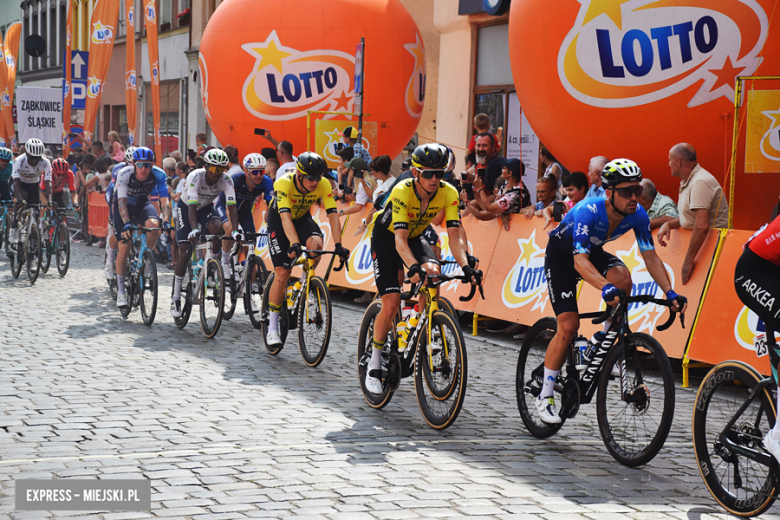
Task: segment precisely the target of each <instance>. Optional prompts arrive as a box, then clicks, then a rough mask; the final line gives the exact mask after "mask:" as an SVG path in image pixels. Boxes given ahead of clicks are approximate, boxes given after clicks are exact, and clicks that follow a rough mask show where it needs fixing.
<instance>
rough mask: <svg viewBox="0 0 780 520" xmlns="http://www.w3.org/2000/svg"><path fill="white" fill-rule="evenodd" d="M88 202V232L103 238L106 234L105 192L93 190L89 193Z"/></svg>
mask: <svg viewBox="0 0 780 520" xmlns="http://www.w3.org/2000/svg"><path fill="white" fill-rule="evenodd" d="M88 204H89V208H88V209H87V218H88V219H89V233H90V234H91V235H92V236H96V237H102V238H105V236H106V235H107V234H108V203H107V202H106V196H105V194H103V193H99V192H97V191H93V192H92V193H90V194H89V201H88Z"/></svg>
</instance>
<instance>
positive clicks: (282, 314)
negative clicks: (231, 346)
mask: <svg viewBox="0 0 780 520" xmlns="http://www.w3.org/2000/svg"><path fill="white" fill-rule="evenodd" d="M275 277H276V274H275V273H273V272H272V273H269V275H268V280H266V282H265V288H264V289H263V306H262V307H261V308H260V311H261V313H260V316H261V318H260V323H261V328H260V332H261V333H262V335H263V343H264V344H265V349H266V350H267V351H268V353H269V354H273V355H274V356H275V355H277V354H278V353H279V352H281V351H282V349H283V348H284V342H285V341H287V333H288V332H289V330H290V326H289V320H290V315H289V313H288V312H287V301H286V300H282V309H281V310H280V311H279V337H280V338H281V340H282V344H281V345H273V346H271V345H269V344H268V314H269V313H270V311H269V310H268V295H269V294H270V292H271V286H272V285H273V284H274V278H275Z"/></svg>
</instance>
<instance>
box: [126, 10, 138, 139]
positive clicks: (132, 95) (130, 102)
mask: <svg viewBox="0 0 780 520" xmlns="http://www.w3.org/2000/svg"><path fill="white" fill-rule="evenodd" d="M133 4H134V2H125V20H127V31H126V33H127V44H126V45H125V109H126V113H127V146H128V147H130V146H135V125H136V121H137V117H138V110H137V108H136V100H137V98H138V86H137V85H136V77H137V76H136V73H135V11H134V10H133Z"/></svg>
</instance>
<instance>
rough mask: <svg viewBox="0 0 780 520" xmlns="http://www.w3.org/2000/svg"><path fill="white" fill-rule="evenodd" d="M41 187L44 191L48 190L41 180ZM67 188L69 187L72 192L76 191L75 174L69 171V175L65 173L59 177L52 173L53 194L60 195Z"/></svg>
mask: <svg viewBox="0 0 780 520" xmlns="http://www.w3.org/2000/svg"><path fill="white" fill-rule="evenodd" d="M39 186H40V188H41V189H42V190H45V189H46V185H45V184H44V181H43V180H41V182H40V184H39ZM65 186H67V187H68V189H69V190H70V191H74V192H75V191H76V179H75V178H74V177H73V172H72V171H70V170H68V172H67V173H63V174H62V175H57V174H56V173H54V172H52V174H51V192H52V193H60V192H61V191H62V190H64V189H65Z"/></svg>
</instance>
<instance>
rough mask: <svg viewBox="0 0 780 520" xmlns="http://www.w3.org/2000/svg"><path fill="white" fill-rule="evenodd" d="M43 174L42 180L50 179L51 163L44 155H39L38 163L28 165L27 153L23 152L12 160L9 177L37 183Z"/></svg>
mask: <svg viewBox="0 0 780 520" xmlns="http://www.w3.org/2000/svg"><path fill="white" fill-rule="evenodd" d="M41 174H43V180H45V181H51V163H50V162H49V160H48V159H47V158H46V157H41V160H40V161H38V164H36V165H35V166H30V164H29V163H28V162H27V154H26V153H23V154H22V155H20V156H19V157H17V158H16V160H15V161H14V168H13V173H12V174H11V177H12V178H14V179H19V180H21V181H22V182H25V183H29V184H38V181H40V180H41Z"/></svg>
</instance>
